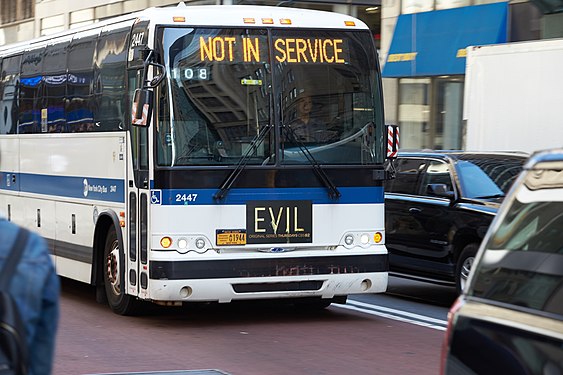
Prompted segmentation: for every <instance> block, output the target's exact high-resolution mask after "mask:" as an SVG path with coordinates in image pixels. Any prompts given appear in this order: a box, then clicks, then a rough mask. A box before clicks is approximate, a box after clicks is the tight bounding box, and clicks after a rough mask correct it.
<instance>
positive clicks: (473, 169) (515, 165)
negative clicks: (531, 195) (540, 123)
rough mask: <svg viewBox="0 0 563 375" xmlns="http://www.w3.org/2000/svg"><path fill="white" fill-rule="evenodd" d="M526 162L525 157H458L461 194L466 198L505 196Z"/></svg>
mask: <svg viewBox="0 0 563 375" xmlns="http://www.w3.org/2000/svg"><path fill="white" fill-rule="evenodd" d="M525 161H526V158H525V157H512V156H508V155H507V156H501V155H482V156H477V155H474V156H472V155H469V156H465V157H460V161H458V162H457V163H456V169H457V173H458V177H459V180H460V186H461V190H462V194H463V196H464V197H467V198H484V197H494V196H503V195H505V194H506V193H507V192H508V190H509V189H510V187H511V186H512V184H513V183H514V180H515V179H516V177H517V176H518V174H519V173H520V172H521V171H522V166H523V164H524V162H525Z"/></svg>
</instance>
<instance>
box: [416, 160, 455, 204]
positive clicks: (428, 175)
mask: <svg viewBox="0 0 563 375" xmlns="http://www.w3.org/2000/svg"><path fill="white" fill-rule="evenodd" d="M421 180H422V183H421V185H420V194H421V195H429V196H432V195H434V194H433V193H432V191H431V190H430V189H429V187H430V185H433V184H443V185H445V186H446V189H445V190H446V191H453V184H452V179H451V177H450V170H449V167H448V164H447V163H444V162H442V161H437V160H431V161H428V168H426V171H424V173H423V174H422V178H421Z"/></svg>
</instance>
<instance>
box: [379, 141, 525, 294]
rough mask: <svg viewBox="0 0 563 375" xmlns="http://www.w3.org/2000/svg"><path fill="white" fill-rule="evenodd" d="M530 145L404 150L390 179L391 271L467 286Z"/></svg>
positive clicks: (387, 207) (387, 197)
mask: <svg viewBox="0 0 563 375" xmlns="http://www.w3.org/2000/svg"><path fill="white" fill-rule="evenodd" d="M527 158H528V155H527V154H524V153H498V152H495V153H476V152H463V151H418V152H400V153H399V156H398V158H397V159H396V160H395V161H394V162H393V166H394V169H395V178H394V179H392V180H389V181H387V183H386V185H385V233H386V244H387V249H388V251H389V267H390V273H391V274H392V275H395V276H402V277H407V278H414V279H417V280H423V281H430V282H435V283H439V284H443V285H452V286H454V285H455V287H456V289H457V291H458V293H460V292H461V290H462V289H463V286H464V284H465V281H466V280H467V276H468V274H469V270H470V269H471V265H472V263H473V260H474V259H475V254H476V253H477V249H478V248H479V245H480V243H481V241H482V239H483V237H484V236H485V233H486V232H487V229H488V228H489V225H490V223H491V221H492V220H493V218H494V215H495V214H496V212H497V209H498V207H499V205H500V203H501V201H502V199H503V198H504V196H505V194H506V193H507V192H508V189H509V188H510V186H511V185H512V183H513V182H514V180H515V178H516V177H517V175H518V174H519V173H520V171H521V170H522V166H523V164H524V162H525V161H526V160H527Z"/></svg>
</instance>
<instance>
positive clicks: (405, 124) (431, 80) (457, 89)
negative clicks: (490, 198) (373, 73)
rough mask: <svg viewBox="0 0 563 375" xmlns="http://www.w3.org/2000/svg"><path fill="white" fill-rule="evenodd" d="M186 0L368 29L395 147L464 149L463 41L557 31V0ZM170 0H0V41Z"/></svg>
mask: <svg viewBox="0 0 563 375" xmlns="http://www.w3.org/2000/svg"><path fill="white" fill-rule="evenodd" d="M531 1H532V2H530V1H527V0H511V1H508V2H507V1H502V2H499V1H498V0H306V1H302V0H300V1H297V0H279V1H278V0H192V1H186V2H185V3H186V5H209V4H259V5H273V6H290V7H301V8H310V9H319V10H326V11H334V12H339V13H344V14H349V15H351V16H354V17H357V18H359V19H361V20H362V21H364V22H365V23H366V24H367V25H368V26H369V27H370V29H371V30H372V33H373V37H374V40H375V42H376V45H377V47H378V48H379V51H380V63H381V66H382V69H383V77H384V80H383V81H384V95H385V116H386V121H387V123H389V124H397V125H399V126H400V128H401V147H402V148H408V149H410V148H434V149H459V148H464V132H465V129H464V124H463V121H462V114H463V93H464V74H465V48H466V47H467V46H470V45H484V44H496V43H505V42H512V41H525V40H536V39H543V38H555V37H563V0H531ZM177 4H178V1H177V0H90V1H88V2H87V3H85V2H80V1H75V0H0V45H3V44H8V43H14V42H19V41H25V40H28V39H31V38H34V37H39V36H42V35H48V34H52V33H56V32H59V31H63V30H66V29H69V28H73V27H79V26H84V25H88V24H91V23H94V22H98V21H101V20H105V19H107V18H111V17H115V16H118V15H122V14H125V13H131V12H135V11H138V10H142V9H145V8H148V7H158V6H176V5H177Z"/></svg>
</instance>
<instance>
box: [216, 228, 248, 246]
mask: <svg viewBox="0 0 563 375" xmlns="http://www.w3.org/2000/svg"><path fill="white" fill-rule="evenodd" d="M216 235H217V246H235V245H246V231H245V230H242V229H236V230H226V229H219V230H217V232H216Z"/></svg>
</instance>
